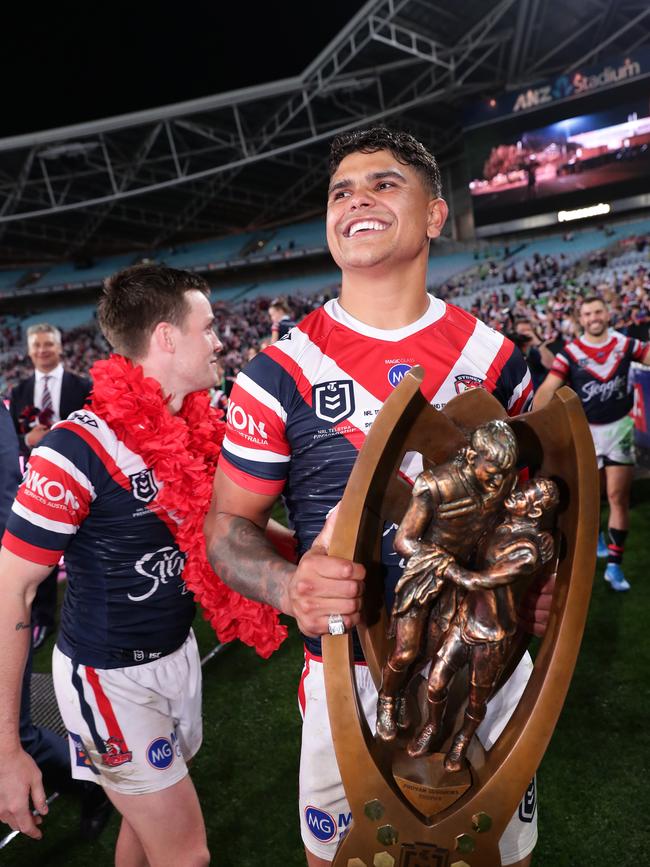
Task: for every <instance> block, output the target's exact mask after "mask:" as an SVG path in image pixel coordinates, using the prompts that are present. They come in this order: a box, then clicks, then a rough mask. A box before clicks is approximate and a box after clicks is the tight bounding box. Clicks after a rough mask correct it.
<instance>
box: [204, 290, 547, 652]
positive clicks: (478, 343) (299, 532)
mask: <svg viewBox="0 0 650 867" xmlns="http://www.w3.org/2000/svg"><path fill="white" fill-rule="evenodd" d="M415 365H422V367H423V368H424V369H425V371H426V376H425V379H424V382H423V385H422V391H423V393H424V395H425V396H426V397H427V399H428V400H429V401H430V402H431V404H432V405H433V406H434V407H435V408H436V409H442V408H443V407H444V406H445V405H446V404H447V402H448V401H449V400H451V398H452V397H455V396H456V395H457V394H460V393H461V392H462V391H464V390H466V389H468V388H476V387H481V388H485V389H487V390H488V391H490V392H492V393H493V394H494V395H495V396H496V397H497V398H498V400H499V401H500V402H501V404H502V405H503V406H504V407H505V408H506V409H507V411H508V413H509V414H510V415H517V414H518V413H520V412H523V411H524V410H525V409H527V407H528V404H529V402H530V398H531V395H532V385H531V378H530V373H529V372H528V369H527V367H526V363H525V361H524V359H523V356H522V355H521V353H520V352H519V350H518V349H516V348H515V347H514V345H513V344H512V343H511V342H510V341H509V340H508V339H507V338H505V337H504V336H503V334H499V333H497V332H496V331H493V330H492V329H491V328H488V326H486V325H485V324H483V323H482V322H480V321H479V320H477V319H476V318H475V317H474V316H472V315H471V314H469V313H466V312H465V311H464V310H461V309H459V308H457V307H453V306H452V305H449V304H446V303H445V302H443V301H441V300H439V299H437V298H431V300H430V304H429V308H428V310H427V312H426V313H425V314H424V315H423V316H422V317H421V318H420V319H419V320H418V321H417V322H414V323H412V324H411V325H408V326H406V327H404V328H399V329H395V330H383V329H382V330H380V329H377V328H373V327H371V326H369V325H366V324H364V323H362V322H359V321H358V320H356V319H354V318H353V317H351V316H349V315H348V314H347V313H346V312H345V311H344V310H343V308H342V307H341V306H340V305H339V303H338V302H337V301H336V300H333V301H329V302H328V303H327V304H326V305H325V306H324V307H322V308H320V309H319V310H316V311H314V312H313V313H311V314H310V315H309V316H307V317H306V318H305V319H304V320H303V321H302V322H301V323H300V325H298V326H297V327H296V328H293V329H292V330H291V331H290V332H289V333H288V334H287V335H286V337H284V338H283V339H282V340H280V341H278V342H277V343H274V344H272V345H271V346H269V347H268V348H267V349H265V350H264V351H263V352H262V353H260V354H259V355H257V356H256V357H255V358H254V359H253V360H252V361H251V362H250V364H249V365H248V366H247V367H246V369H245V370H244V371H243V372H242V373H240V374H239V376H238V377H237V380H236V382H235V385H234V387H233V390H232V393H231V396H230V404H229V408H228V425H227V429H226V436H225V438H224V441H223V445H222V451H221V458H220V464H219V465H220V467H221V469H222V470H223V472H224V473H225V474H226V475H227V476H228V477H229V478H230V479H231V480H233V481H234V482H236V483H237V484H238V485H240V486H241V487H243V488H246V489H247V490H250V491H254V492H256V493H260V494H267V495H273V494H280V493H282V494H283V497H284V499H285V502H286V504H287V508H288V510H289V518H290V521H291V524H292V526H293V527H294V529H295V531H296V536H297V539H298V548H299V554H302V553H304V551H306V550H307V549H308V548H309V547H310V545H311V543H312V541H313V540H314V538H315V537H316V535H317V534H318V532H319V531H320V529H321V528H322V526H323V523H324V521H325V517H326V515H327V513H328V512H329V510H330V509H332V508H333V507H334V506H335V505H336V504H337V503H338V501H339V500H340V499H341V497H342V496H343V492H344V490H345V485H346V483H347V480H348V477H349V475H350V472H351V470H352V466H353V464H354V461H355V459H356V457H357V454H358V452H359V449H360V448H361V446H362V444H363V441H364V438H365V436H366V434H367V432H368V429H369V428H370V426H371V425H372V422H373V420H374V419H375V417H376V416H377V414H378V413H379V411H380V409H381V407H382V405H383V403H384V401H385V400H386V399H387V398H388V396H389V395H390V394H391V392H392V390H393V389H394V388H395V386H396V385H398V383H399V382H400V381H401V380H402V378H403V377H404V375H405V374H406V372H407V371H408V370H409V369H410V368H411V367H413V366H415ZM389 535H390V538H389V537H388V536H387V538H386V539H384V546H383V547H384V551H385V558H384V562H385V565H386V566H387V567H394V566H395V567H396V568H390V574H387V584H388V591H389V593H390V592H392V586H394V583H395V582H396V581H397V578H398V577H399V574H400V569H399V565H398V564H399V558H398V557H397V555H395V554H394V552H393V549H392V536H393V533H390V534H389ZM308 644H309V647H310V650H312V652H314V653H319V648H318V645H317V644H316V643H315V642H308Z"/></svg>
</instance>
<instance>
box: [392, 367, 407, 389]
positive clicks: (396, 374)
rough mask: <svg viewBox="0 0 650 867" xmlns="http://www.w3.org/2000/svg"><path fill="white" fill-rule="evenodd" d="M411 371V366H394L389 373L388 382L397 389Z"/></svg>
mask: <svg viewBox="0 0 650 867" xmlns="http://www.w3.org/2000/svg"><path fill="white" fill-rule="evenodd" d="M410 369H411V365H410V364H394V365H393V366H392V367H391V369H390V370H389V371H388V381H389V382H390V384H391V385H392V386H393V388H395V386H397V385H399V384H400V382H401V381H402V380H403V379H404V377H405V376H406V374H407V373H408V372H409V370H410Z"/></svg>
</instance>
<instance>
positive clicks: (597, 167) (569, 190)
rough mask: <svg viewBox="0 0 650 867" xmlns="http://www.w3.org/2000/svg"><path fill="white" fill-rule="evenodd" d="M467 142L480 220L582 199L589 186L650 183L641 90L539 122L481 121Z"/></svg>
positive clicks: (607, 190) (630, 188)
mask: <svg viewBox="0 0 650 867" xmlns="http://www.w3.org/2000/svg"><path fill="white" fill-rule="evenodd" d="M612 102H614V100H612ZM522 120H523V118H522V119H519V124H521V123H522ZM519 124H518V125H519ZM467 150H468V156H469V162H470V177H471V181H470V193H471V196H472V204H473V206H474V216H475V219H476V222H477V224H479V225H480V224H485V223H490V222H496V221H498V220H503V219H513V218H517V217H520V216H525V215H528V214H533V213H537V212H540V211H548V210H552V209H553V208H554V207H558V208H563V207H567V206H571V205H573V204H580V203H584V202H585V201H587V199H588V194H587V191H589V193H591V191H592V190H593V194H592V195H591V196H590V199H591V200H594V201H596V200H598V198H599V197H603V198H604V197H605V196H607V195H608V194H609V195H610V196H613V195H614V194H616V195H617V196H620V195H633V194H635V193H639V192H644V191H646V190H648V189H650V104H649V101H648V99H647V98H644V99H640V100H636V101H634V102H628V103H626V104H618V105H613V106H612V107H609V108H607V109H606V110H603V111H598V112H597V113H593V114H584V115H580V116H578V117H569V118H565V119H562V120H558V121H556V122H554V123H551V124H548V125H547V126H543V127H540V128H539V129H527V130H526V129H522V128H521V126H520V127H519V129H516V127H514V128H513V124H512V122H510V123H509V124H507V125H506V124H498V125H495V126H493V127H488V128H485V127H484V128H483V129H482V130H480V131H476V132H474V133H472V134H470V135H469V136H468V139H467Z"/></svg>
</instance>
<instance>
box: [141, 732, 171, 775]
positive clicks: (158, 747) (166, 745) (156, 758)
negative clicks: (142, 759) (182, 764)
mask: <svg viewBox="0 0 650 867" xmlns="http://www.w3.org/2000/svg"><path fill="white" fill-rule="evenodd" d="M147 761H148V762H149V764H150V765H151V767H152V768H156V770H158V771H164V770H165V768H168V767H169V766H170V765H171V763H172V762H173V761H174V750H173V748H172V745H171V743H170V742H169V741H168V740H167V738H156V739H155V740H154V741H151V743H150V744H149V746H148V747H147Z"/></svg>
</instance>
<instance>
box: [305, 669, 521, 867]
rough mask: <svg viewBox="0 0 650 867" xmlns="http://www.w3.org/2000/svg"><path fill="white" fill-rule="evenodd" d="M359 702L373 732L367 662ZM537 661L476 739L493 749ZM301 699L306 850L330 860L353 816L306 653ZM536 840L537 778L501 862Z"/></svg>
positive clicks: (507, 690) (516, 677)
mask: <svg viewBox="0 0 650 867" xmlns="http://www.w3.org/2000/svg"><path fill="white" fill-rule="evenodd" d="M354 669H355V677H356V682H357V689H358V693H359V699H360V702H361V706H362V707H363V712H364V714H365V716H366V719H367V720H368V725H369V726H370V729H371V731H374V729H375V722H376V718H377V690H376V689H375V684H374V682H373V680H372V677H371V675H370V671H369V670H368V666H367V665H365V664H357V665H355V667H354ZM532 670H533V663H532V660H531V658H530V655H529V654H528V653H526V654H524V656H523V658H522V660H521V662H520V663H519V665H518V666H517V668H516V669H515V671H514V672H513V674H512V676H511V677H510V679H509V680H508V682H507V683H506V684H505V686H504V687H503V688H502V689H501V690H500V691H499V692H498V693H497V695H496V696H495V697H494V698H493V699H492V701H490V702H489V704H488V707H487V713H486V715H485V719H484V720H483V722H482V723H481V725H480V726H479V728H478V731H477V735H478V737H479V739H480V741H481V743H482V744H483V746H484V747H485V748H486V749H489V748H490V747H491V746H492V745H493V744H494V742H495V741H496V739H497V738H498V737H499V735H500V734H501V732H502V731H503V729H504V728H505V726H506V723H507V722H508V720H509V719H510V716H511V714H512V713H513V712H514V709H515V708H516V707H517V704H518V703H519V699H520V698H521V696H522V694H523V691H524V689H525V687H526V684H527V683H528V678H529V677H530V674H531V672H532ZM298 700H299V705H300V710H301V713H302V717H303V727H302V750H301V754H300V792H299V805H300V831H301V835H302V840H303V843H304V844H305V848H306V849H307V850H308V851H309V852H312V853H313V854H314V855H316V856H318V857H319V858H324V859H325V860H326V861H332V860H333V859H334V853H335V852H336V847H337V846H338V843H339V840H340V838H341V836H342V835H344V834H345V832H346V831H347V829H348V826H349V824H350V821H351V819H352V814H351V812H350V807H349V805H348V802H347V800H346V799H345V793H344V791H343V784H342V782H341V776H340V774H339V769H338V765H337V763H336V755H335V752H334V745H333V743H332V735H331V730H330V723H329V716H328V713H327V703H326V699H325V681H324V676H323V663H322V661H321V660H320V658H318V657H314V656H312V655H311V654H309V653H308V652H305V666H304V668H303V672H302V677H301V680H300V687H299V691H298ZM536 842H537V800H536V791H535V779H533V781H532V782H531V784H530V787H529V789H528V791H527V792H526V794H525V795H524V797H523V800H522V802H521V804H520V805H519V809H518V810H517V812H516V813H515V815H514V816H513V817H512V819H511V820H510V822H509V823H508V825H507V827H506V829H505V831H504V832H503V836H502V837H501V840H500V841H499V850H500V852H501V862H502V864H504V865H505V864H514V863H516V862H517V861H520V860H521V859H522V858H525V857H526V856H527V855H528V854H530V852H532V851H533V849H534V848H535V844H536Z"/></svg>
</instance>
